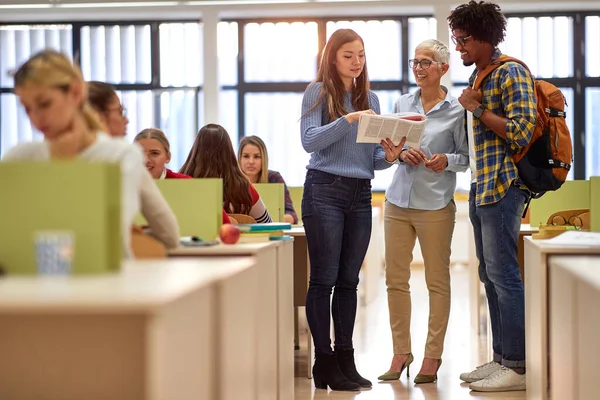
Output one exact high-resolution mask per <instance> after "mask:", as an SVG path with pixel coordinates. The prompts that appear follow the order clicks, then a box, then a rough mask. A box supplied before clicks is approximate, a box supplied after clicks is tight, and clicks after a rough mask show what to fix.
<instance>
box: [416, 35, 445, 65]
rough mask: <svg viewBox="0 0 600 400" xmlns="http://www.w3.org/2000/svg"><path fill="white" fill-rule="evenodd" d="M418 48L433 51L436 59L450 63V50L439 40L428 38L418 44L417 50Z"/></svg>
mask: <svg viewBox="0 0 600 400" xmlns="http://www.w3.org/2000/svg"><path fill="white" fill-rule="evenodd" d="M418 50H427V51H431V52H432V53H433V59H434V61H439V62H443V63H444V64H448V61H450V50H449V49H448V46H446V45H445V44H444V43H442V42H440V41H439V40H435V39H427V40H425V41H423V42H421V43H419V44H418V46H417V48H416V49H415V51H418Z"/></svg>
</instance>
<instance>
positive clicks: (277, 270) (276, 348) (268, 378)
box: [169, 240, 295, 400]
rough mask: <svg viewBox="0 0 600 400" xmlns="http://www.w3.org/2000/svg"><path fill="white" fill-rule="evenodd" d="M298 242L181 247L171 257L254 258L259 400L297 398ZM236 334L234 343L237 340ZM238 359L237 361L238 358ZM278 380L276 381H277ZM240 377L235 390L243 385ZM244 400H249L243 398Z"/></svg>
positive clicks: (234, 333)
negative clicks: (295, 265) (295, 266)
mask: <svg viewBox="0 0 600 400" xmlns="http://www.w3.org/2000/svg"><path fill="white" fill-rule="evenodd" d="M294 242H295V241H291V240H290V241H266V242H256V243H240V244H235V245H225V244H219V245H215V246H208V247H181V248H178V249H174V250H171V251H170V252H169V256H170V257H171V258H173V257H177V258H181V257H201V258H199V259H205V258H206V257H209V258H210V259H216V260H219V259H220V258H215V257H223V256H228V257H230V256H239V257H244V256H253V257H255V259H256V268H257V273H258V275H257V279H258V282H259V291H258V294H257V299H256V300H257V305H256V307H257V310H258V312H257V314H256V320H255V322H254V324H255V329H256V332H257V334H256V343H255V344H254V345H253V347H256V357H257V358H256V366H255V368H256V370H257V371H258V377H257V379H258V381H257V383H256V389H257V393H256V397H257V399H260V400H263V399H264V400H269V399H281V400H287V399H291V398H293V396H294V347H293V345H294V332H293V329H294V320H293V318H294V314H293V311H294V308H293V307H294V306H293V292H292V291H293V287H292V285H293V275H292V274H293V248H294V244H293V243H294ZM237 336H238V333H237V332H232V339H233V338H234V337H237ZM234 359H235V357H234ZM275 376H276V377H277V379H274V378H273V377H275ZM235 377H236V374H231V376H230V378H232V379H236V383H235V385H234V386H237V385H239V383H238V382H237V378H235ZM240 398H247V396H246V397H244V396H242V397H240Z"/></svg>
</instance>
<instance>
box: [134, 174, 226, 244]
mask: <svg viewBox="0 0 600 400" xmlns="http://www.w3.org/2000/svg"><path fill="white" fill-rule="evenodd" d="M156 184H157V185H158V188H159V189H160V191H161V193H162V194H163V196H164V197H165V200H167V203H169V206H170V207H171V210H173V213H174V214H175V216H176V217H177V222H178V223H179V233H180V234H181V236H198V237H200V238H202V239H204V240H206V241H211V240H214V239H215V238H216V237H217V236H218V235H219V229H220V228H221V225H222V223H223V212H222V210H223V183H222V180H221V179H208V178H207V179H162V180H157V181H156ZM135 222H136V223H137V224H138V225H141V226H145V225H147V222H146V220H145V218H144V217H143V216H142V215H141V214H139V215H138V216H137V217H136V219H135Z"/></svg>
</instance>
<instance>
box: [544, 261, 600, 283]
mask: <svg viewBox="0 0 600 400" xmlns="http://www.w3.org/2000/svg"><path fill="white" fill-rule="evenodd" d="M550 265H551V266H552V267H560V268H562V269H564V270H566V271H568V272H569V273H570V274H571V275H573V276H575V277H576V278H578V279H579V280H581V281H582V282H586V283H588V284H589V285H591V286H593V287H594V288H596V290H599V291H600V256H553V257H552V258H551V259H550Z"/></svg>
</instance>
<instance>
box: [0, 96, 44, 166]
mask: <svg viewBox="0 0 600 400" xmlns="http://www.w3.org/2000/svg"><path fill="white" fill-rule="evenodd" d="M0 132H1V134H0V158H1V157H2V156H3V155H4V154H6V152H7V151H8V150H10V149H11V148H13V147H14V146H16V145H17V143H20V142H31V141H38V140H43V136H42V134H41V133H40V132H38V131H37V130H35V129H34V128H33V127H32V126H31V123H30V122H29V118H27V114H25V109H24V108H23V106H22V105H21V104H20V103H19V99H18V98H17V96H15V95H14V94H12V93H2V94H0Z"/></svg>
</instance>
